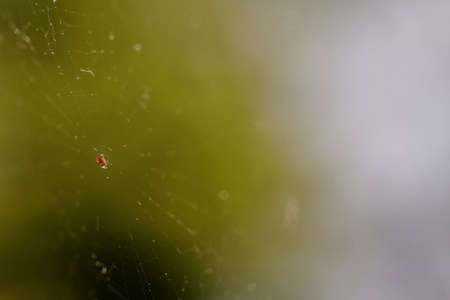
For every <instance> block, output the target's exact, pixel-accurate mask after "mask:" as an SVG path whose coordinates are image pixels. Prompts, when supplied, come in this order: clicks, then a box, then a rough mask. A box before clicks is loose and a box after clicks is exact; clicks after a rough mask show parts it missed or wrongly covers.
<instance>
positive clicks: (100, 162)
mask: <svg viewBox="0 0 450 300" xmlns="http://www.w3.org/2000/svg"><path fill="white" fill-rule="evenodd" d="M97 164H98V165H99V166H100V167H101V168H103V169H106V165H107V164H108V161H107V160H106V159H105V156H104V155H103V154H101V153H100V154H99V155H98V156H97Z"/></svg>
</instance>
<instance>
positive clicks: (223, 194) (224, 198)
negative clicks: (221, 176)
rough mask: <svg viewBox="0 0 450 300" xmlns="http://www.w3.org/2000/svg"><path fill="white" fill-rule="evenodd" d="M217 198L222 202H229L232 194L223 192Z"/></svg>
mask: <svg viewBox="0 0 450 300" xmlns="http://www.w3.org/2000/svg"><path fill="white" fill-rule="evenodd" d="M217 196H218V197H219V199H221V200H228V198H229V197H230V194H229V193H228V192H227V191H225V190H221V191H220V192H219V194H218V195H217Z"/></svg>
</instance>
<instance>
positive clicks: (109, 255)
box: [2, 1, 298, 299]
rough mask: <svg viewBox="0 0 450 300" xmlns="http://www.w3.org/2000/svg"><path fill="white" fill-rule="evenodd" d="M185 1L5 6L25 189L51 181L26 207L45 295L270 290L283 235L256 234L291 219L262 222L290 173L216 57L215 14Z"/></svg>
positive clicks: (226, 63)
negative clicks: (281, 178)
mask: <svg viewBox="0 0 450 300" xmlns="http://www.w3.org/2000/svg"><path fill="white" fill-rule="evenodd" d="M178 5H179V6H174V4H164V3H147V4H143V3H142V2H139V1H131V2H129V3H128V2H127V4H126V5H124V4H121V3H119V1H97V2H96V3H90V2H84V1H81V2H79V1H77V2H76V3H68V2H65V1H27V2H23V3H15V4H14V6H8V7H7V9H6V10H5V13H4V14H3V15H2V21H3V25H2V26H3V27H2V29H4V30H3V31H2V32H3V36H4V39H5V42H4V43H5V45H6V47H4V51H10V52H8V53H6V54H5V53H4V54H5V55H9V56H10V57H13V58H14V60H13V62H11V65H10V66H9V68H10V70H11V72H12V74H14V76H15V77H14V80H15V81H17V82H20V84H19V85H18V88H17V95H15V96H14V99H15V101H14V102H15V105H16V107H19V108H20V111H21V114H23V115H24V116H25V117H26V120H27V122H28V123H27V125H26V126H24V127H25V129H22V136H23V138H22V140H23V143H24V144H25V145H26V146H25V147H26V148H27V149H30V150H27V151H26V153H25V154H22V157H27V159H26V162H23V163H21V165H22V164H27V166H31V167H30V169H31V171H29V174H28V175H23V174H22V175H21V176H18V177H17V178H16V180H17V182H16V185H17V186H20V184H21V182H22V181H23V180H24V178H28V177H27V176H29V177H37V178H39V179H38V180H37V183H36V186H35V185H31V186H30V190H31V191H32V193H33V201H32V203H31V204H30V203H28V204H27V205H30V206H33V207H38V208H39V209H38V211H39V212H40V213H38V214H37V215H39V216H40V217H36V214H33V217H34V219H36V218H37V220H34V221H33V222H32V225H31V226H37V227H39V228H41V229H42V230H44V231H45V234H44V236H45V238H42V237H41V239H40V240H39V242H40V243H41V244H42V246H41V248H40V249H41V251H49V253H50V254H49V256H42V257H39V260H42V261H41V262H40V263H36V264H32V263H29V264H28V267H30V266H35V269H36V270H41V269H45V271H43V272H42V278H41V281H39V280H38V281H37V282H38V283H37V284H39V285H45V284H47V287H45V288H42V287H41V288H40V289H41V290H43V291H45V292H44V295H45V296H43V298H46V297H47V296H48V295H53V296H54V297H57V298H60V297H64V298H67V299H72V298H74V299H87V298H92V299H201V298H204V299H211V298H216V299H220V298H242V297H243V298H247V299H251V298H255V299H257V298H260V297H261V295H262V294H261V293H262V292H260V293H258V292H257V291H260V290H258V289H256V287H257V286H258V284H257V282H258V276H255V274H257V273H259V272H262V271H263V270H264V271H266V267H267V266H263V265H260V264H257V263H256V261H258V259H261V256H260V255H261V254H260V252H261V251H260V250H259V251H257V250H256V248H263V247H264V244H266V243H271V242H272V241H269V240H268V241H264V242H261V241H258V242H256V241H254V242H252V239H255V240H256V239H258V237H257V236H256V235H252V234H253V233H254V232H258V231H260V230H267V229H268V228H267V227H263V228H258V227H257V226H256V225H255V224H261V222H263V223H264V222H269V223H270V222H271V221H275V222H278V223H279V224H283V222H286V220H284V221H283V220H281V219H280V220H277V219H276V218H274V217H273V216H272V219H271V217H267V215H266V216H265V217H264V218H263V217H262V215H263V210H262V208H263V207H267V206H265V203H266V202H265V201H267V200H264V199H268V197H267V195H268V194H270V193H273V189H277V188H275V185H274V184H273V181H274V178H276V176H277V174H278V173H277V172H278V168H279V166H277V165H276V163H275V162H274V160H273V158H271V154H270V151H269V150H266V149H268V146H267V145H266V144H264V141H263V139H262V138H261V137H260V135H259V133H258V131H257V129H256V128H255V126H253V124H252V115H251V113H250V110H249V107H245V105H243V103H245V102H243V101H242V100H243V99H244V98H245V97H246V96H248V95H246V93H247V92H246V89H245V88H244V87H243V86H241V84H240V83H239V76H238V75H237V71H236V70H234V69H233V65H232V62H231V61H230V59H229V58H228V57H227V55H226V54H217V52H218V51H219V50H218V49H222V48H224V47H226V45H225V44H224V41H223V37H221V34H220V31H218V32H215V31H214V30H218V29H217V26H214V22H215V21H214V20H215V16H214V14H211V12H212V11H213V10H212V9H211V8H210V7H209V8H208V6H205V4H191V5H190V6H188V7H186V6H184V5H183V4H182V3H178ZM208 9H209V10H208ZM168 16H170V18H169V19H165V18H167V17H168ZM186 24H187V25H186ZM202 24H206V25H203V26H205V27H204V28H206V29H203V30H200V31H199V30H198V29H199V28H200V27H201V26H202ZM210 28H213V29H210ZM214 28H216V29H214ZM205 37H207V41H205ZM211 39H212V40H211ZM211 45H213V46H211ZM208 47H212V49H208ZM219 52H220V51H219ZM212 53H213V54H212ZM216 56H219V58H217V57H216ZM212 63H213V64H214V65H213V67H214V69H215V70H213V71H211V70H210V66H211V64H212ZM240 75H241V76H242V74H240ZM255 149H257V150H255ZM99 153H102V154H104V155H105V157H106V159H107V160H108V165H107V169H101V168H100V167H99V166H98V165H96V163H95V160H96V157H97V155H98V154H99ZM19 157H20V156H19ZM28 158H29V161H28ZM263 166H264V167H263ZM262 168H264V169H265V170H264V173H263V172H262ZM26 199H28V198H26ZM288 205H290V207H294V209H293V211H296V210H297V208H296V206H297V205H298V203H297V201H296V200H295V201H293V200H292V198H289V202H288ZM281 214H282V213H281ZM40 218H42V219H45V220H40ZM296 218H297V215H296V214H294V215H292V214H290V215H289V220H287V222H288V223H289V222H290V224H291V223H292V222H294V223H295V222H297V221H296ZM28 225H29V226H30V224H28ZM291 225H292V224H291ZM291 225H289V226H291ZM279 226H282V225H279ZM289 226H288V227H289ZM279 229H280V228H279V227H276V226H271V229H269V232H272V233H274V232H275V231H277V230H279ZM250 237H251V238H250ZM273 237H275V236H273ZM44 241H46V243H44ZM256 244H258V246H256ZM252 268H253V270H252ZM249 270H252V271H249ZM250 274H252V275H250ZM22 276H23V275H17V276H16V278H19V279H18V280H24V279H23V277H22ZM33 280H34V281H36V279H33ZM259 280H261V277H260V276H259ZM56 287H58V288H56ZM261 290H263V288H261ZM34 295H36V293H34ZM271 295H272V294H271V293H268V292H267V291H266V293H265V297H266V298H267V297H269V298H270V297H272V296H271Z"/></svg>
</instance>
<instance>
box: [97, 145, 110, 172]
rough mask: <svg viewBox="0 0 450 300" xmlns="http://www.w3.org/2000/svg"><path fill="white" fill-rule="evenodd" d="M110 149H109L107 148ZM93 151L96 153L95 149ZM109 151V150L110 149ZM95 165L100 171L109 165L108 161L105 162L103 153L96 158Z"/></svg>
mask: <svg viewBox="0 0 450 300" xmlns="http://www.w3.org/2000/svg"><path fill="white" fill-rule="evenodd" d="M108 149H110V148H108ZM94 150H95V151H98V150H97V149H95V148H94ZM110 150H111V149H110ZM97 164H98V165H99V166H100V168H102V169H106V165H108V164H110V162H109V160H106V158H105V155H103V153H100V154H99V155H98V156H97Z"/></svg>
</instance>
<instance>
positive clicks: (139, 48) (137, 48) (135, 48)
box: [133, 43, 142, 51]
mask: <svg viewBox="0 0 450 300" xmlns="http://www.w3.org/2000/svg"><path fill="white" fill-rule="evenodd" d="M133 50H134V51H141V50H142V45H141V44H138V43H136V44H134V45H133Z"/></svg>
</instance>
